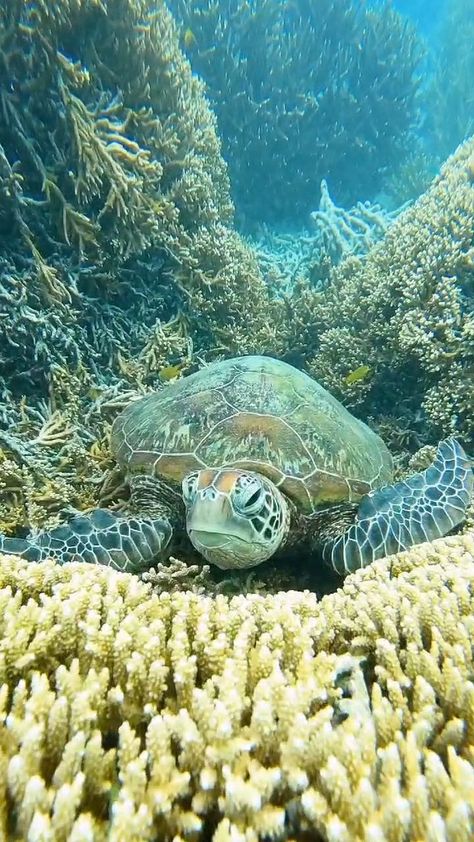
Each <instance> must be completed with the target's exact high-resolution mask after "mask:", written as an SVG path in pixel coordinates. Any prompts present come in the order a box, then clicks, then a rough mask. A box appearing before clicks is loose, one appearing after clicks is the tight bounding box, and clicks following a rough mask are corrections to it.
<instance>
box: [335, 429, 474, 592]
mask: <svg viewBox="0 0 474 842" xmlns="http://www.w3.org/2000/svg"><path fill="white" fill-rule="evenodd" d="M473 492H474V475H473V471H472V462H471V460H470V459H469V457H468V456H467V455H466V453H465V452H464V450H463V449H462V447H461V445H460V444H459V442H458V441H456V439H453V438H449V439H446V440H445V441H442V442H440V444H439V446H438V450H437V453H436V458H435V460H434V462H433V464H432V465H430V467H429V468H427V470H426V471H423V472H421V473H419V474H414V475H413V476H411V477H409V478H408V479H406V480H403V481H402V482H397V483H394V484H393V485H386V486H384V487H383V488H379V489H377V490H376V491H373V492H371V493H370V494H367V495H366V496H365V497H363V498H362V500H361V503H360V506H359V508H358V511H357V519H356V522H355V523H354V524H352V526H350V527H349V529H347V530H346V532H344V533H342V535H340V536H339V537H338V538H336V539H335V540H334V541H328V542H327V543H326V544H325V545H324V547H323V558H324V560H325V561H326V562H328V563H329V564H330V565H331V566H332V567H333V568H334V570H335V571H336V572H337V573H339V574H340V575H342V576H345V575H346V574H347V573H352V572H353V571H354V570H357V569H358V568H359V567H366V566H367V565H368V564H370V563H371V562H372V561H375V560H376V559H378V558H383V557H384V556H387V555H391V554H392V553H397V552H400V551H401V550H406V549H408V547H412V546H413V545H414V544H421V543H423V542H424V541H432V540H433V539H434V538H441V537H442V536H443V535H446V534H447V533H448V532H450V531H451V529H454V527H455V526H457V525H458V524H459V523H461V522H462V521H463V520H464V518H465V516H466V509H467V507H468V505H469V502H470V500H471V497H472V495H473Z"/></svg>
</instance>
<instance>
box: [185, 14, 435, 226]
mask: <svg viewBox="0 0 474 842" xmlns="http://www.w3.org/2000/svg"><path fill="white" fill-rule="evenodd" d="M170 8H171V9H172V10H173V11H175V12H176V14H177V16H178V19H179V20H180V21H181V22H182V45H183V49H185V51H186V52H187V54H188V55H189V57H190V60H191V62H192V65H193V69H194V70H196V71H197V72H198V73H200V74H201V75H202V77H203V79H204V80H205V82H206V83H207V86H208V92H209V96H210V98H211V102H212V104H213V106H214V107H215V110H216V114H217V118H218V124H219V131H220V134H221V136H222V139H223V146H224V150H225V155H226V160H228V161H229V167H230V173H231V180H232V186H233V190H234V195H235V199H236V206H237V209H238V211H239V212H240V214H241V219H243V220H244V221H248V222H250V223H252V222H255V221H257V222H260V221H261V220H266V221H269V222H271V221H275V220H276V221H277V222H279V223H280V222H281V220H282V219H287V220H290V221H291V224H294V223H295V221H297V222H298V221H300V222H301V221H303V222H305V221H306V217H307V215H308V213H309V212H310V211H311V210H312V209H313V202H314V197H315V196H316V195H317V193H318V189H319V184H320V182H321V179H323V178H327V179H328V181H329V186H330V190H331V192H332V193H334V195H335V196H336V198H337V199H338V201H339V202H340V201H342V202H344V203H345V204H347V203H349V204H353V203H354V202H355V201H357V200H359V199H361V198H365V199H370V198H373V196H374V194H375V193H376V191H377V189H379V187H380V184H381V180H382V178H383V173H384V172H386V171H387V169H389V170H390V169H392V168H393V167H394V166H397V165H398V164H399V163H400V161H401V160H402V159H403V151H402V146H403V141H404V140H405V141H406V136H407V133H408V132H409V130H410V128H412V127H413V126H414V124H415V122H416V95H417V90H418V79H417V68H418V64H419V59H420V55H421V49H420V43H419V41H418V38H417V36H416V34H415V32H414V31H413V30H412V29H410V27H409V26H408V24H407V23H406V21H404V20H403V19H402V18H401V17H400V16H399V15H398V14H397V13H396V12H395V11H394V10H393V9H392V8H391V6H390V5H389V4H385V3H384V4H378V5H377V8H375V9H370V8H369V7H368V6H367V5H366V4H364V3H361V2H359V1H358V0H357V1H356V2H353V0H318V2H317V3H312V2H307V0H295V1H294V2H292V3H272V2H268V0H256V2H253V3H246V2H242V0H224V2H219V3H215V2H211V0H206V2H202V3H193V2H190V0H172V2H171V4H170ZM256 44H258V49H255V45H256ZM406 145H407V144H406V143H405V146H406Z"/></svg>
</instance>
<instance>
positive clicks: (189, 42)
mask: <svg viewBox="0 0 474 842" xmlns="http://www.w3.org/2000/svg"><path fill="white" fill-rule="evenodd" d="M183 41H184V46H185V47H186V49H187V50H190V49H191V47H194V45H195V44H196V36H195V34H194V32H193V30H192V29H189V27H188V29H186V30H185V32H184V35H183Z"/></svg>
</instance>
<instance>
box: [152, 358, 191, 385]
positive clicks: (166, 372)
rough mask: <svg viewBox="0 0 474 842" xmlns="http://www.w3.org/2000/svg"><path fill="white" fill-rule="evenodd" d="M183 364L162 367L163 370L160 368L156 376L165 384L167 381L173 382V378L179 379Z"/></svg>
mask: <svg viewBox="0 0 474 842" xmlns="http://www.w3.org/2000/svg"><path fill="white" fill-rule="evenodd" d="M185 365H186V364H185V363H175V364H174V365H164V366H163V368H160V370H159V371H158V376H159V377H160V378H161V379H162V380H164V381H165V382H167V381H168V380H174V378H175V377H179V375H180V374H181V372H182V370H183V368H185Z"/></svg>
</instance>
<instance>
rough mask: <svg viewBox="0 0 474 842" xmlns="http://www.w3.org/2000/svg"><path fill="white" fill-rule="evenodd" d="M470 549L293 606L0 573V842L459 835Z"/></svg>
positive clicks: (292, 600)
mask: <svg viewBox="0 0 474 842" xmlns="http://www.w3.org/2000/svg"><path fill="white" fill-rule="evenodd" d="M473 585H474V533H473V532H470V533H467V534H465V535H462V536H457V537H454V538H448V539H444V540H442V541H438V542H435V543H434V544H432V545H422V546H419V547H416V548H414V549H413V550H412V551H410V552H409V553H403V554H401V555H400V556H396V557H395V556H394V557H391V558H389V559H385V560H383V561H380V562H377V563H376V564H374V565H373V566H372V567H370V568H368V569H367V570H365V571H359V572H358V573H356V574H354V575H353V576H349V577H348V578H347V579H346V581H345V583H344V586H343V588H341V590H339V591H337V592H336V593H334V594H332V595H329V596H326V597H324V599H323V600H322V601H321V602H319V603H318V602H317V600H316V597H315V596H314V595H313V594H310V593H309V592H303V593H297V592H294V591H293V592H289V593H279V594H276V595H273V596H260V595H255V594H254V595H249V596H245V597H244V596H237V597H233V598H231V599H229V598H226V597H224V596H217V597H215V598H209V597H204V596H201V595H197V594H191V593H173V594H168V593H162V594H157V593H153V592H152V591H151V590H150V587H149V586H147V585H145V584H143V583H140V582H138V581H137V580H136V579H135V578H133V577H132V576H128V575H125V574H118V573H115V572H113V571H110V570H106V569H99V568H95V567H89V566H87V565H78V564H73V565H69V566H65V567H59V566H54V565H53V564H51V563H45V564H41V565H33V564H28V563H26V562H24V561H21V560H18V559H14V558H11V557H10V558H8V557H3V559H2V561H1V566H0V639H1V644H0V838H2V839H11V838H18V839H23V838H24V839H26V838H28V839H29V840H39V839H48V840H66V839H68V840H84V839H87V840H89V839H90V840H105V839H109V840H112V842H116V841H117V840H125V839H126V840H127V842H128V840H130V842H133V841H134V840H137V842H138V840H157V839H159V840H170V842H171V840H175V842H181V840H204V839H206V840H209V839H213V840H215V842H230V840H233V842H257V840H259V839H275V840H299V839H301V840H303V839H314V840H317V839H320V840H328V842H329V841H330V842H332V840H334V841H335V840H347V842H358V841H359V840H360V842H362V841H363V842H375V840H377V841H378V840H380V841H381V842H382V840H383V842H402V840H403V842H408V841H409V840H413V842H414V841H415V840H430V842H431V841H432V842H434V841H435V840H441V839H442V840H447V841H448V842H468V840H469V839H472V833H473V816H474V795H473V793H474V769H473V761H474V683H473V652H472V639H473V635H474V613H473V608H474V595H473V594H474V591H473Z"/></svg>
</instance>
